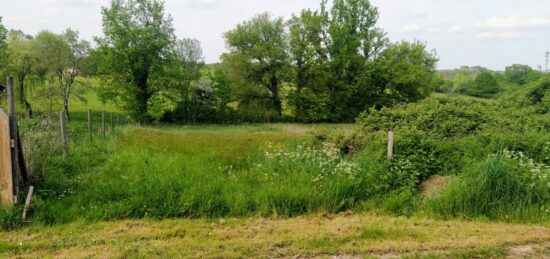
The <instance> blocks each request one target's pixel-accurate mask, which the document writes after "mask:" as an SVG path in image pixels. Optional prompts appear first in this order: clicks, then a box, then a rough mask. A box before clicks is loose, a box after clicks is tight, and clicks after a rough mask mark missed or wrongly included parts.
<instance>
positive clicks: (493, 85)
mask: <svg viewBox="0 0 550 259" xmlns="http://www.w3.org/2000/svg"><path fill="white" fill-rule="evenodd" d="M499 92H500V87H499V85H498V82H497V80H496V78H495V77H494V76H493V74H492V73H491V72H489V71H485V72H482V73H481V74H479V75H478V76H477V77H476V79H475V80H474V82H473V83H472V84H470V86H469V87H468V88H466V91H465V93H466V94H467V95H471V96H475V97H481V98H492V97H494V96H495V95H496V94H497V93H499Z"/></svg>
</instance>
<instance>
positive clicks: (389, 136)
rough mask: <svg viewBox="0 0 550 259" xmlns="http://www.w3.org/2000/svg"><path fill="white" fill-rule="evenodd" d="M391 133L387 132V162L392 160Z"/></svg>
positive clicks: (392, 137) (392, 136)
mask: <svg viewBox="0 0 550 259" xmlns="http://www.w3.org/2000/svg"><path fill="white" fill-rule="evenodd" d="M393 139H394V135H393V131H391V130H390V131H389V132H388V160H392V158H393Z"/></svg>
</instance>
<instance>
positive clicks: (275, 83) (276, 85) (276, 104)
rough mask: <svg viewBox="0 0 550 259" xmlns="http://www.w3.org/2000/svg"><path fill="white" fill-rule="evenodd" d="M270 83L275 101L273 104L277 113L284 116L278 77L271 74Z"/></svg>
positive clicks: (273, 100)
mask: <svg viewBox="0 0 550 259" xmlns="http://www.w3.org/2000/svg"><path fill="white" fill-rule="evenodd" d="M270 83H271V94H272V96H271V101H272V102H273V106H274V108H275V111H276V112H277V114H278V115H279V116H283V108H282V103H281V97H280V96H279V80H277V77H275V76H271V79H270Z"/></svg>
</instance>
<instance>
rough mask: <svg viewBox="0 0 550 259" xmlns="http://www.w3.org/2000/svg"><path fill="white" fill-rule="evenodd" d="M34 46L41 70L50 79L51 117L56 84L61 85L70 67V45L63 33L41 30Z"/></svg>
mask: <svg viewBox="0 0 550 259" xmlns="http://www.w3.org/2000/svg"><path fill="white" fill-rule="evenodd" d="M33 48H34V49H35V51H36V53H37V54H36V55H37V59H38V64H37V66H38V67H40V68H39V70H43V71H44V72H45V75H46V77H48V79H49V81H50V85H49V89H48V90H49V91H48V92H49V99H50V109H49V110H50V111H49V116H50V118H51V117H52V116H53V106H54V98H53V97H54V95H55V94H56V93H59V91H56V88H55V84H57V85H58V86H60V83H62V81H63V75H64V71H65V70H66V69H68V68H69V67H70V66H69V58H70V51H71V50H70V46H69V44H68V43H67V42H66V41H65V38H63V37H62V36H61V35H58V34H55V33H52V32H49V31H41V32H39V33H38V34H37V35H36V37H35V38H34V46H33Z"/></svg>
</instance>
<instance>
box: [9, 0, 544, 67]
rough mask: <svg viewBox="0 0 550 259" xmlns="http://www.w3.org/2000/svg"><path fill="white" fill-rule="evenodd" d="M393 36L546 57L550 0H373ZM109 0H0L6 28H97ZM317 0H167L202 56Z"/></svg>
mask: <svg viewBox="0 0 550 259" xmlns="http://www.w3.org/2000/svg"><path fill="white" fill-rule="evenodd" d="M371 2H372V3H373V4H374V5H376V6H378V7H379V9H380V22H379V24H380V26H381V27H382V28H384V30H385V31H386V32H388V35H389V37H390V39H391V40H392V41H398V40H402V39H406V40H412V39H419V40H422V41H425V42H427V43H428V46H429V47H430V48H433V49H435V50H436V51H437V53H438V56H439V57H440V62H439V68H440V69H449V68H456V67H460V66H462V65H470V66H472V65H481V66H485V67H489V68H492V69H498V70H502V69H503V68H504V67H505V66H507V65H509V64H513V63H521V64H529V65H531V66H533V67H535V68H536V67H537V66H538V65H544V63H545V61H544V53H545V51H547V50H550V1H549V0H372V1H371ZM108 3H109V0H0V16H3V17H4V18H3V23H4V25H5V26H6V27H8V28H9V29H21V30H23V31H25V32H27V33H29V34H35V33H37V32H38V31H39V30H41V29H48V30H51V31H54V32H61V31H63V30H64V29H65V28H67V27H71V28H73V29H77V30H79V31H80V32H81V35H82V36H83V37H84V38H86V39H89V40H91V39H92V37H93V36H98V35H101V14H100V10H101V6H104V5H107V4H108ZM319 3H320V0H167V1H166V11H167V12H168V13H169V14H171V15H172V16H173V18H174V26H175V28H176V34H177V36H178V37H192V38H196V39H198V40H200V41H201V43H202V47H203V51H204V56H205V58H206V61H207V62H217V61H218V60H219V56H220V54H221V53H222V52H224V51H225V43H224V40H223V38H222V34H223V33H224V32H225V31H227V30H230V29H232V28H233V27H234V26H235V25H236V24H237V23H239V22H241V21H243V20H246V19H249V18H251V17H252V16H254V15H255V14H258V13H260V12H264V11H268V12H270V13H272V14H273V15H276V16H284V17H285V18H288V17H290V15H291V14H292V13H298V12H299V11H300V10H301V9H303V8H317V7H318V6H319Z"/></svg>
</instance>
